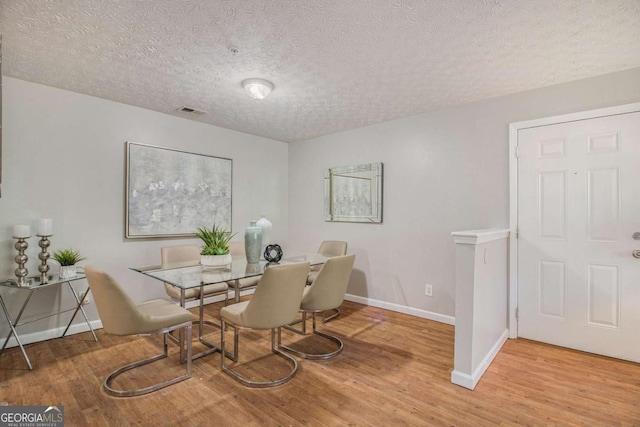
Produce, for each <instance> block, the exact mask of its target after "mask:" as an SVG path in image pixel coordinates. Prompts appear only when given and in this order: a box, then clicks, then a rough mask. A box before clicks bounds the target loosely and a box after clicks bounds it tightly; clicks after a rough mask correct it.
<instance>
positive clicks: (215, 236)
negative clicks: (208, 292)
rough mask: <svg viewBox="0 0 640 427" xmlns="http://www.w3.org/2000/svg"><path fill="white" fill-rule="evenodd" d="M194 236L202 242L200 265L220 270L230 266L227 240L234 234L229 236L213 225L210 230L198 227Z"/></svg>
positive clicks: (226, 232)
mask: <svg viewBox="0 0 640 427" xmlns="http://www.w3.org/2000/svg"><path fill="white" fill-rule="evenodd" d="M196 236H198V237H199V238H200V240H202V250H201V251H200V263H201V264H202V265H205V266H207V267H214V268H215V267H217V268H222V267H225V266H227V265H229V264H231V254H230V253H229V240H231V238H232V237H233V236H235V234H231V233H230V232H229V231H227V230H225V229H224V228H222V227H220V226H217V225H216V224H213V227H211V228H205V227H198V229H197V230H196Z"/></svg>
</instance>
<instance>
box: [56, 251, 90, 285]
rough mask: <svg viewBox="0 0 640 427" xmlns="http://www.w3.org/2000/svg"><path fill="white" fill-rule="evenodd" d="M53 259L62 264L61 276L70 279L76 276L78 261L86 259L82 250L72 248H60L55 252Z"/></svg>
mask: <svg viewBox="0 0 640 427" xmlns="http://www.w3.org/2000/svg"><path fill="white" fill-rule="evenodd" d="M53 259H54V260H56V261H57V262H58V264H60V278H61V279H70V278H72V277H75V276H76V274H77V273H78V272H77V268H76V263H78V262H80V261H82V260H84V259H86V258H85V257H83V256H82V255H80V252H78V251H74V250H73V249H71V248H68V249H60V250H59V251H55V252H54V253H53Z"/></svg>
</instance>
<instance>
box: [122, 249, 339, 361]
mask: <svg viewBox="0 0 640 427" xmlns="http://www.w3.org/2000/svg"><path fill="white" fill-rule="evenodd" d="M326 260H327V257H325V256H323V255H321V254H316V253H314V254H306V255H297V256H288V257H284V258H282V260H280V262H279V263H269V262H267V261H260V262H258V263H248V262H247V260H246V259H245V258H240V257H238V258H234V259H233V261H232V262H231V264H229V265H228V266H225V267H224V268H211V267H206V266H203V265H200V264H194V265H187V266H185V265H184V262H183V263H180V264H166V265H165V266H164V267H163V266H159V265H154V266H147V267H131V270H133V271H136V272H138V273H141V274H144V275H145V276H149V277H152V278H154V279H157V280H159V281H162V282H164V283H167V284H169V285H171V286H174V287H176V288H177V289H178V290H179V291H180V305H181V306H182V307H185V303H186V301H185V292H186V291H187V289H193V288H200V292H201V293H202V288H203V287H204V286H207V285H213V284H216V283H227V284H228V285H230V287H231V288H233V290H234V293H235V295H234V301H235V302H239V301H240V291H241V290H246V289H248V288H246V287H243V288H242V289H241V286H240V280H242V279H246V278H250V277H257V276H261V275H262V274H263V273H264V271H265V270H266V269H267V268H270V267H272V266H276V265H281V264H289V263H294V262H304V261H308V262H309V264H310V265H311V266H318V265H322V264H324V263H325V261H326ZM199 301H200V304H199V315H198V332H199V334H198V335H199V337H198V338H199V341H200V342H201V343H202V344H204V345H206V346H207V347H209V349H207V350H205V351H202V352H200V353H197V354H194V355H193V357H192V358H193V359H197V358H199V357H202V356H205V355H207V354H211V353H215V352H218V351H220V347H218V346H217V345H215V344H213V343H212V342H210V341H208V340H207V339H205V338H204V325H205V324H211V325H214V326H218V327H219V326H220V325H218V324H216V323H213V322H209V321H205V320H204V298H199ZM235 336H236V337H237V336H238V335H237V334H236V335H235ZM179 340H180V343H183V342H184V341H183V340H184V336H183V332H181V333H180V337H179ZM235 344H236V345H237V342H236V343H235ZM183 347H184V346H183V345H181V346H180V356H181V359H182V360H184V355H183V351H184V349H183Z"/></svg>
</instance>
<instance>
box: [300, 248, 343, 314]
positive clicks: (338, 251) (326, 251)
mask: <svg viewBox="0 0 640 427" xmlns="http://www.w3.org/2000/svg"><path fill="white" fill-rule="evenodd" d="M318 253H319V254H320V255H324V256H326V257H333V256H340V255H346V254H347V242H343V241H341V240H325V241H324V242H322V243H321V244H320V248H318ZM321 268H322V266H321V265H319V266H313V267H311V272H310V273H309V276H308V277H307V283H308V284H312V283H313V281H314V280H315V278H316V276H317V275H318V272H319V271H320V269H321ZM331 311H334V313H333V314H331V315H329V316H325V314H326V313H322V323H327V322H328V321H329V320H331V319H334V318H336V317H338V316H339V315H340V309H339V308H337V307H336V308H335V309H334V310H331Z"/></svg>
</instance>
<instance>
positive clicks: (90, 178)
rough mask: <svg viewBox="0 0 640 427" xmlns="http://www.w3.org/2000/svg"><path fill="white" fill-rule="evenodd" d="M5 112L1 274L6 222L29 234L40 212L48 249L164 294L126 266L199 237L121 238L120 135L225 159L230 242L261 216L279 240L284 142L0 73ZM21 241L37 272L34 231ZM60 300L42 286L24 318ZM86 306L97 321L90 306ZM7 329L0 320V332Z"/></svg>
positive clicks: (7, 252)
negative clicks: (74, 254)
mask: <svg viewBox="0 0 640 427" xmlns="http://www.w3.org/2000/svg"><path fill="white" fill-rule="evenodd" d="M3 114H4V125H5V128H4V147H3V162H4V164H3V167H4V170H3V174H4V175H3V185H2V198H0V277H2V278H5V277H11V276H13V270H14V269H15V263H14V262H13V257H14V256H15V253H16V252H15V249H13V244H14V240H13V239H12V226H13V225H14V224H30V225H31V226H32V233H34V234H35V223H36V221H37V219H38V218H52V219H53V227H54V236H53V237H52V239H51V241H52V244H51V248H50V249H51V250H55V249H60V248H63V247H69V246H71V247H73V248H74V249H77V250H79V251H81V252H82V253H83V254H85V255H86V256H87V257H88V258H89V259H88V261H87V263H90V264H92V265H96V266H98V267H100V268H104V269H106V270H107V271H108V272H109V273H111V274H112V275H113V276H114V277H115V278H116V279H118V280H120V281H122V283H123V285H124V286H125V287H126V288H127V291H129V293H130V294H131V295H132V297H133V298H134V300H138V301H140V300H145V299H149V298H155V297H160V298H162V297H166V295H165V293H164V287H163V286H162V284H161V283H160V282H158V281H155V280H151V279H145V278H144V277H143V276H142V275H140V274H138V273H134V272H132V271H130V270H129V267H132V266H140V265H149V264H157V263H159V262H160V247H161V246H164V245H170V244H180V243H198V242H199V240H197V239H179V240H176V239H173V240H171V239H170V240H166V239H165V240H142V241H141V240H126V239H124V237H123V236H124V170H125V141H135V142H139V143H145V144H152V145H158V146H162V147H171V148H176V149H180V150H184V151H189V152H194V153H202V154H210V155H215V156H221V157H227V158H231V159H233V231H235V232H239V234H238V236H236V238H235V239H240V238H242V234H243V231H244V228H245V227H246V226H248V225H249V220H250V219H258V217H259V216H260V215H261V214H265V215H266V216H267V217H268V218H269V219H270V220H271V221H272V223H273V238H274V239H275V240H276V241H280V242H282V241H286V238H287V229H288V212H287V208H288V203H287V195H288V193H287V182H288V181H287V178H288V174H287V167H288V166H287V152H288V146H287V144H285V143H282V142H278V141H273V140H269V139H265V138H259V137H256V136H252V135H247V134H243V133H239V132H235V131H231V130H227V129H222V128H218V127H215V126H210V125H205V124H201V123H197V122H195V121H191V120H186V119H182V118H178V117H174V116H171V115H166V114H160V113H157V112H153V111H148V110H144V109H141V108H136V107H131V106H127V105H124V104H119V103H116V102H111V101H106V100H103V99H99V98H94V97H90V96H86V95H80V94H77V93H73V92H69V91H65V90H60V89H55V88H51V87H47V86H42V85H37V84H33V83H29V82H25V81H22V80H17V79H12V78H5V79H4V111H3ZM266 176H268V177H269V178H270V179H268V180H267V179H265V177H266ZM29 245H30V247H29V250H28V255H29V258H30V259H29V263H28V269H29V272H30V274H37V273H38V271H37V261H38V260H37V254H38V250H39V248H38V246H37V238H36V237H35V236H34V237H32V238H31V239H30V240H29ZM65 295H66V294H65ZM18 299H19V296H17V297H15V298H10V303H11V304H14V305H15V304H16V303H17V302H18ZM68 302H69V301H68V298H67V297H66V296H64V297H63V298H61V297H60V295H59V293H57V292H48V291H43V292H41V293H38V294H37V295H36V296H34V300H33V301H32V306H31V308H30V310H29V312H28V313H26V316H33V315H36V314H47V313H49V312H51V311H52V310H53V308H52V306H53V307H57V306H64V305H65V304H66V303H68ZM89 309H90V312H91V317H92V318H94V319H97V314H96V313H95V311H94V310H93V305H90V306H89ZM68 318H69V317H68V315H67V316H65V317H64V319H68ZM64 319H63V320H64ZM63 320H60V319H50V320H48V321H47V320H45V321H42V322H38V323H35V324H33V325H29V326H26V327H24V328H23V332H27V333H28V332H29V331H31V330H38V331H42V330H46V329H47V328H53V327H56V326H57V325H58V324H59V322H61V321H63ZM7 331H8V327H7V325H6V322H5V321H4V318H0V333H1V334H5V333H7ZM0 336H2V337H4V335H0Z"/></svg>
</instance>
